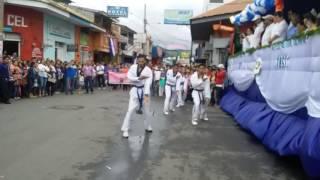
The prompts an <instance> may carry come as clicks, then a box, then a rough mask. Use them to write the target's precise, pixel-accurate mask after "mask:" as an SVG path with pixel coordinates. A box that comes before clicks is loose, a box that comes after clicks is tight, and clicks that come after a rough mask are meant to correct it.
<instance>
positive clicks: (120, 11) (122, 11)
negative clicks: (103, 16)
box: [107, 6, 129, 17]
mask: <svg viewBox="0 0 320 180" xmlns="http://www.w3.org/2000/svg"><path fill="white" fill-rule="evenodd" d="M107 14H108V16H112V17H128V14H129V8H128V7H119V6H108V7H107Z"/></svg>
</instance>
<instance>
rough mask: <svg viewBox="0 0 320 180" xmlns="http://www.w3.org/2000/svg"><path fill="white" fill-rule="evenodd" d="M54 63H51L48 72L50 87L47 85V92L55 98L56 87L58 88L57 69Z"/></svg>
mask: <svg viewBox="0 0 320 180" xmlns="http://www.w3.org/2000/svg"><path fill="white" fill-rule="evenodd" d="M54 64H55V63H54V61H50V62H49V72H48V85H47V92H48V96H53V95H54V92H55V87H56V82H57V78H56V73H57V71H56V68H55V66H54Z"/></svg>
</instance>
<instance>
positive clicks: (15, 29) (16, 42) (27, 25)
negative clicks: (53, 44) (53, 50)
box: [3, 5, 43, 60]
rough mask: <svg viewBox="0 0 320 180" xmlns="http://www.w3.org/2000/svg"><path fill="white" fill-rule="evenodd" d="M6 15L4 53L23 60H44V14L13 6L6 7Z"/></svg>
mask: <svg viewBox="0 0 320 180" xmlns="http://www.w3.org/2000/svg"><path fill="white" fill-rule="evenodd" d="M4 14H5V15H4V24H5V27H4V32H5V33H4V34H5V37H4V38H5V39H4V43H3V51H4V53H6V54H7V55H16V56H20V57H21V59H22V60H31V59H32V57H37V58H42V54H43V53H42V52H43V49H42V42H43V14H42V13H41V12H38V11H35V10H33V9H29V8H24V7H18V6H13V5H5V10H4Z"/></svg>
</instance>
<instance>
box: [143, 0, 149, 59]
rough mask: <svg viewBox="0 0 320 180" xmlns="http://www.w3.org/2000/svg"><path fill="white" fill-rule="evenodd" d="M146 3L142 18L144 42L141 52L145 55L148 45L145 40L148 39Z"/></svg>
mask: <svg viewBox="0 0 320 180" xmlns="http://www.w3.org/2000/svg"><path fill="white" fill-rule="evenodd" d="M147 23H148V22H147V4H146V3H145V4H144V19H143V26H144V27H143V30H144V35H145V43H144V45H143V53H144V54H145V55H148V54H147V53H148V52H147V45H148V42H147V40H148V37H147Z"/></svg>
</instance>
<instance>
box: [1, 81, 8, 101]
mask: <svg viewBox="0 0 320 180" xmlns="http://www.w3.org/2000/svg"><path fill="white" fill-rule="evenodd" d="M9 99H10V92H9V82H8V81H7V80H6V79H4V78H0V101H2V102H8V101H9Z"/></svg>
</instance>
